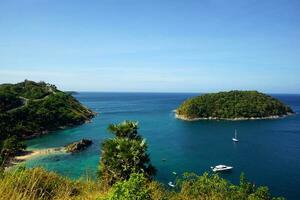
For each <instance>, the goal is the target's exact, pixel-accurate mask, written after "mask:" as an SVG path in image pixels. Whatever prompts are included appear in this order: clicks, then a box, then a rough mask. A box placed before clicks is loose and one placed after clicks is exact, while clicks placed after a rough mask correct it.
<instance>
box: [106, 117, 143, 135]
mask: <svg viewBox="0 0 300 200" xmlns="http://www.w3.org/2000/svg"><path fill="white" fill-rule="evenodd" d="M108 131H109V132H111V133H113V134H114V135H115V136H116V137H120V138H128V139H141V137H140V136H139V135H138V122H134V121H124V122H122V123H119V124H110V125H109V126H108Z"/></svg>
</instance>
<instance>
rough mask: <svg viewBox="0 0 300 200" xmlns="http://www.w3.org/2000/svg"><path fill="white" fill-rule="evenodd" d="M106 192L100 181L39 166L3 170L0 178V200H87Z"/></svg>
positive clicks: (103, 194)
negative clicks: (78, 177)
mask: <svg viewBox="0 0 300 200" xmlns="http://www.w3.org/2000/svg"><path fill="white" fill-rule="evenodd" d="M105 194H106V191H105V190H104V189H103V187H101V183H98V182H96V181H92V180H89V179H88V178H86V179H84V180H83V179H80V180H77V181H74V180H71V179H69V178H66V177H62V176H59V175H57V174H55V173H53V172H47V171H46V170H44V169H42V168H34V169H24V168H19V169H17V170H14V171H10V172H5V173H4V174H3V175H2V177H1V179H0V199H1V200H2V199H3V200H9V199H13V200H36V199H43V200H44V199H45V200H58V199H59V200H69V199H87V200H88V199H96V198H97V197H101V196H105Z"/></svg>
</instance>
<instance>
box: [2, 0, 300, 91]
mask: <svg viewBox="0 0 300 200" xmlns="http://www.w3.org/2000/svg"><path fill="white" fill-rule="evenodd" d="M299 10H300V1H299V0H295V1H294V0H288V1H286V0H247V1H246V0H184V1H183V0H180V1H179V0H0V83H4V82H19V81H22V80H24V79H25V78H27V79H31V80H35V81H39V80H44V81H46V82H50V83H53V84H56V85H57V86H58V87H59V88H61V89H64V90H77V91H143V92H213V91H221V90H231V89H253V90H260V91H263V92H269V93H300V79H299V75H300V12H299Z"/></svg>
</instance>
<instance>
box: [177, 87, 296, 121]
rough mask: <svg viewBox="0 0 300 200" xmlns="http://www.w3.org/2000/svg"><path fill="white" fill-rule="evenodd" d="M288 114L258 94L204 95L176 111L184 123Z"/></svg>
mask: <svg viewBox="0 0 300 200" xmlns="http://www.w3.org/2000/svg"><path fill="white" fill-rule="evenodd" d="M291 113H293V111H292V109H291V108H290V107H289V106H287V105H284V104H283V103H282V102H280V101H279V100H277V99H275V98H273V97H271V96H269V95H266V94H263V93H260V92H257V91H230V92H219V93H212V94H205V95H202V96H197V97H194V98H190V99H188V100H186V101H184V102H183V103H182V104H181V105H180V106H179V107H178V109H177V110H176V116H177V118H180V119H183V120H197V119H235V120H239V119H262V118H278V117H282V116H285V115H289V114H291Z"/></svg>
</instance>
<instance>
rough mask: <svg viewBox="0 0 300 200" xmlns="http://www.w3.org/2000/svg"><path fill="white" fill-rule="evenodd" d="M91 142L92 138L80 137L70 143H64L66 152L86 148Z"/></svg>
mask: <svg viewBox="0 0 300 200" xmlns="http://www.w3.org/2000/svg"><path fill="white" fill-rule="evenodd" d="M92 144H93V142H92V140H88V139H81V140H80V141H78V142H73V143H71V144H68V145H66V146H65V149H66V152H67V153H76V152H80V151H82V150H84V149H86V148H87V147H89V146H90V145H92Z"/></svg>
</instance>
